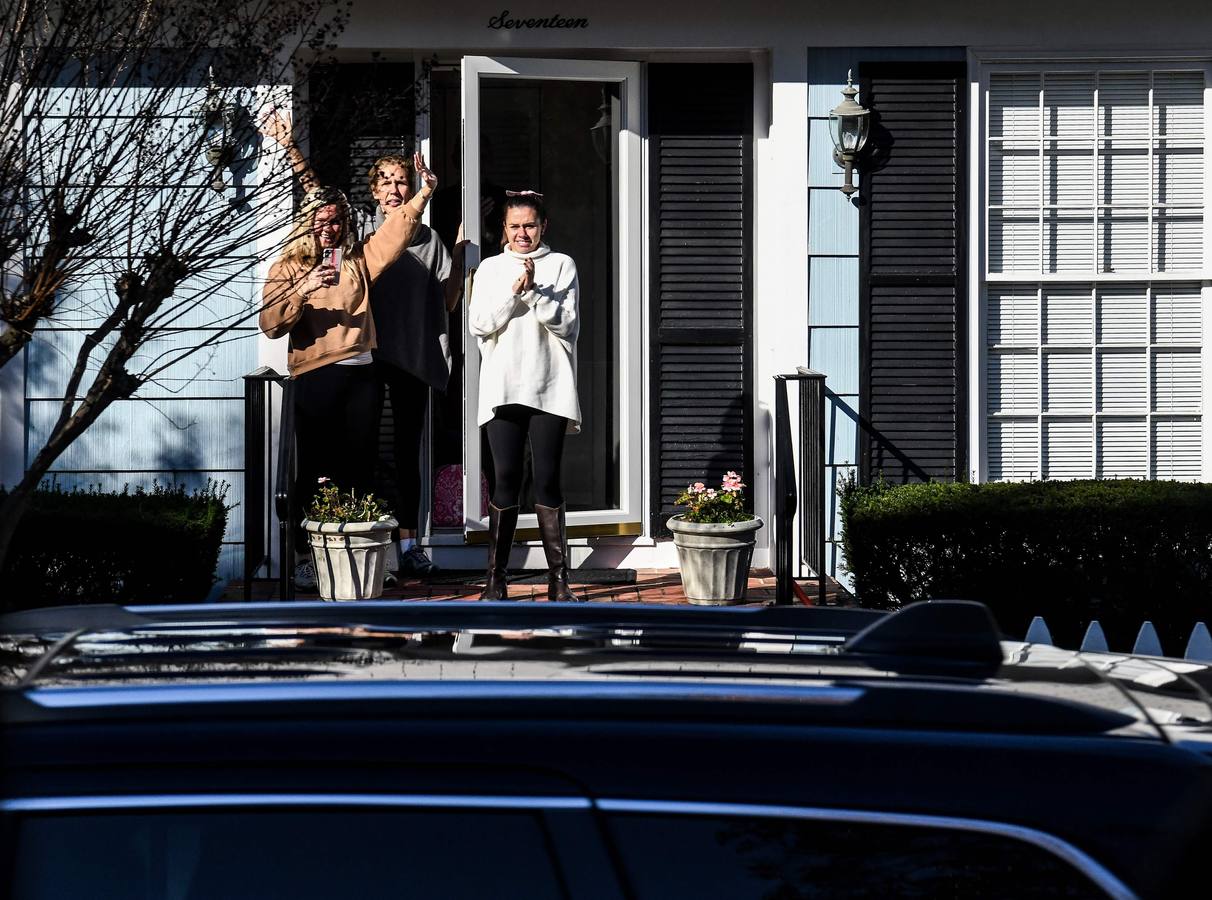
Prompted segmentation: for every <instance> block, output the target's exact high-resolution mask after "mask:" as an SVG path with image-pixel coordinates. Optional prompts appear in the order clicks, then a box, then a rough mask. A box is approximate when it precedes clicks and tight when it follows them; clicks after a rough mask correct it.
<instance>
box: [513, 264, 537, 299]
mask: <svg viewBox="0 0 1212 900" xmlns="http://www.w3.org/2000/svg"><path fill="white" fill-rule="evenodd" d="M522 269H523V271H522V274H521V275H519V276H518V279H517V281H515V282H514V283H513V292H514V294H524V293H526V292H527V291H531V290H534V260H533V259H524V260H522Z"/></svg>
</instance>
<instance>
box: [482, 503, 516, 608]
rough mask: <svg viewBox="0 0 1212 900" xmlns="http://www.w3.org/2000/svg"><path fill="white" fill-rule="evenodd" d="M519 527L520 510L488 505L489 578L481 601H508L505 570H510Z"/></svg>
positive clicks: (511, 507) (513, 507) (512, 507)
mask: <svg viewBox="0 0 1212 900" xmlns="http://www.w3.org/2000/svg"><path fill="white" fill-rule="evenodd" d="M517 525H518V508H517V507H516V506H507V507H505V508H504V509H501V508H500V507H497V506H493V505H492V503H491V502H490V503H489V504H488V578H487V580H486V581H485V583H484V590H483V592H481V594H480V599H481V600H508V599H509V588H508V583H507V581H506V578H505V574H506V572H505V570H506V569H508V568H509V551H510V549H512V547H513V532H514V529H515V528H517Z"/></svg>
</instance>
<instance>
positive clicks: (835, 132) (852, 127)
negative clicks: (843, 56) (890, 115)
mask: <svg viewBox="0 0 1212 900" xmlns="http://www.w3.org/2000/svg"><path fill="white" fill-rule="evenodd" d="M852 76H853V73H852V72H847V73H846V86H845V87H844V88H842V96H843V97H844V98H845V99H844V100H842V102H841V103H839V104H838V105H837V106H835V107H834V108H833V109H832V110H831V111H830V113H829V134H830V136H831V137H832V138H833V158H834V159H835V160H837V164H838V165H839V166H843V167H844V168H845V170H846V181H845V183H844V184H843V185H842V193H843V194H845V195H846V196H847V197H849V196H850V195H851V194H853V193H854V192H855V191H857V190H858V188H856V187H855V186H854V161H855V159H857V158H858V155H859V153H860V152H862V149H863V147H864V146H866V144H867V131H868V129H869V128H870V127H871V110H869V109H863V107H861V106H859V104H858V103H856V102H855V99H854V98H855V97H856V96H858V88H856V87H855V86H854V78H853V77H852Z"/></svg>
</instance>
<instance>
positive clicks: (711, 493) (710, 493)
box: [703, 488, 716, 500]
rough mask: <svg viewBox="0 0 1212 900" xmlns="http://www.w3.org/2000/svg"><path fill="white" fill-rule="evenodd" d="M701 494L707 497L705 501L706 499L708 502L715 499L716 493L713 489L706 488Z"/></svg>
mask: <svg viewBox="0 0 1212 900" xmlns="http://www.w3.org/2000/svg"><path fill="white" fill-rule="evenodd" d="M703 493H704V494H705V495H706V497H707V499H708V500H714V499H715V498H716V491H715V488H708V489H707V490H706V491H704V492H703Z"/></svg>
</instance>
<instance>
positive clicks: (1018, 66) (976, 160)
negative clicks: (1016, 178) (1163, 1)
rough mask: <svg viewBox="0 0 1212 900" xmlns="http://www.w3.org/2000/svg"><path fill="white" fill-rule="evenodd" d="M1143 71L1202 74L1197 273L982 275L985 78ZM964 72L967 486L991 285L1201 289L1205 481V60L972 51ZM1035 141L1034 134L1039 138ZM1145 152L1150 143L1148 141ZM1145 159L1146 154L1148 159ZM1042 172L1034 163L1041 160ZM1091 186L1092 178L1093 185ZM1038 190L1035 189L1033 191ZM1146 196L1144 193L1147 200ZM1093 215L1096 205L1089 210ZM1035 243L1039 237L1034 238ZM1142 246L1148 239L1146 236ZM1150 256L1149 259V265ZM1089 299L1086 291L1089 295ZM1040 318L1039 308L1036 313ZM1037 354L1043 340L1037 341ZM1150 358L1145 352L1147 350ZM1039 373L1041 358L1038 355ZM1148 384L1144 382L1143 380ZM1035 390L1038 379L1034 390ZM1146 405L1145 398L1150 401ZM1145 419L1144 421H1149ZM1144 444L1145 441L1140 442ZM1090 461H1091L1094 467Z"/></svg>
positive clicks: (1210, 230) (974, 468)
mask: <svg viewBox="0 0 1212 900" xmlns="http://www.w3.org/2000/svg"><path fill="white" fill-rule="evenodd" d="M1142 69H1149V70H1151V71H1154V72H1165V71H1191V70H1193V69H1202V70H1203V72H1204V96H1203V105H1204V134H1203V148H1204V172H1203V176H1204V185H1203V196H1204V217H1203V218H1204V221H1203V266H1202V268H1201V269H1197V270H1188V271H1183V272H1145V271H1140V272H1126V273H1119V272H1116V273H1101V274H1100V273H1098V272H1097V271H1091V272H1054V273H1049V272H1044V271H1043V269H1044V259H1043V256H1042V254H1041V258H1040V272H1038V273H1034V274H1032V273H1024V272H1015V273H989V272H988V255H987V254H988V239H987V237H988V205H987V198H988V197H989V183H988V177H989V172H988V168H989V167H988V150H989V121H988V118H989V116H988V113H989V103H988V97H989V81H990V76H991V75H992V74H993V73H995V72H997V73H1005V72H1029V73H1032V74H1040V75H1047V74H1049V73H1058V72H1067V71H1098V72H1112V71H1117V70H1119V71H1136V72H1139V71H1141V70H1142ZM968 72H969V109H970V110H971V116H970V119H969V122H970V125H969V132H968V150H969V154H968V160H969V162H968V188H969V190H968V198H969V199H968V213H969V219H968V221H969V223H970V227H969V237H968V296H969V315H968V396H969V405H968V406H969V408H968V413H969V419H968V422H969V426H968V449H969V452H968V460H969V463H968V469H969V471H968V476H969V479H970V480H971V481H974V482H985V481H988V480H989V476H988V463H989V460H988V453H987V445H986V441H987V439H988V433H987V432H988V415H989V413H988V396H987V372H986V366H987V363H988V360H987V356H988V354H987V353H986V329H987V326H988V323H987V320H986V299H987V298H986V286H987V285H991V284H1036V285H1039V286H1040V288H1041V289H1043V290H1047V288H1048V287H1049V286H1060V285H1064V284H1071V285H1081V284H1089V285H1092V286H1093V288H1094V289H1097V287H1098V286H1099V285H1105V284H1114V283H1116V282H1126V283H1133V284H1145V285H1147V286H1149V287H1150V288H1152V287H1153V286H1154V285H1164V284H1165V283H1166V282H1184V283H1193V282H1194V283H1199V284H1200V286H1201V290H1200V296H1201V306H1202V309H1203V310H1204V315H1203V323H1202V324H1203V331H1202V345H1201V348H1200V350H1201V357H1202V359H1201V362H1202V395H1203V403H1202V406H1201V410H1200V413H1199V415H1200V424H1201V426H1202V427H1201V431H1202V445H1203V447H1204V448H1205V450H1204V453H1203V455H1202V458H1201V461H1200V466H1201V471H1200V477H1199V480H1200V481H1212V409H1210V408H1209V402H1210V400H1212V213H1210V209H1209V206H1208V204H1209V200H1210V199H1212V56H1209V55H1208V54H1207V53H1206V52H1202V53H1197V52H1183V51H1177V52H1171V53H1165V52H1161V53H1147V52H1141V53H1122V54H1111V55H1108V54H1099V55H1098V56H1092V55H1091V54H1089V53H1069V54H1065V53H1050V54H1038V55H1036V54H1024V53H1015V52H1003V51H991V50H980V49H974V50H971V51H970V52H969V55H968ZM1041 137H1042V134H1041ZM1150 144H1152V139H1150ZM1150 156H1152V152H1151V151H1150ZM1041 164H1042V160H1041ZM1149 165H1150V169H1149V171H1150V176H1149V177H1150V179H1152V162H1150V164H1149ZM1095 183H1096V185H1097V177H1095ZM1041 190H1042V184H1041ZM1151 194H1152V192H1151ZM1155 205H1156V199H1155V197H1153V196H1152V195H1151V196H1150V198H1149V210H1150V212H1149V219H1150V222H1152V216H1153V213H1152V211H1153V209H1154V207H1155ZM1095 209H1096V210H1097V203H1096V205H1095ZM1040 239H1041V241H1042V240H1043V234H1042V231H1041V235H1040ZM1148 240H1149V241H1150V245H1152V240H1153V236H1152V233H1151V232H1150V233H1149V235H1148ZM1151 258H1152V252H1150V259H1151ZM1092 293H1093V291H1092ZM1039 313H1040V315H1041V316H1042V314H1043V310H1042V308H1041V309H1040V310H1039ZM1039 337H1040V344H1039V345H1038V346H1039V347H1040V348H1042V347H1044V344H1043V343H1042V340H1043V333H1042V332H1041V333H1040V335H1039ZM1148 346H1149V348H1150V351H1149V352H1150V353H1151V352H1152V348H1153V344H1152V342H1151V341H1150V342H1149V344H1148ZM1040 359H1041V362H1040V365H1042V353H1041V354H1040ZM1149 377H1150V378H1151V375H1150V376H1149ZM1092 380H1093V382H1094V383H1093V390H1094V391H1095V392H1096V391H1097V373H1092ZM1039 384H1040V389H1041V390H1042V389H1043V381H1042V379H1041V380H1040V382H1039ZM1150 404H1152V398H1151V397H1150ZM1150 416H1151V413H1150V414H1149V415H1147V416H1146V420H1147V421H1151V418H1150ZM1091 420H1092V422H1094V423H1095V425H1096V423H1097V416H1096V414H1095V413H1093V412H1092V413H1091ZM1148 439H1149V442H1150V444H1151V443H1152V437H1151V435H1149V436H1148ZM1043 440H1044V436H1043V432H1042V429H1041V431H1040V434H1039V441H1040V448H1039V452H1040V456H1041V458H1042V455H1043ZM1149 460H1150V463H1149V465H1150V468H1149V472H1150V475H1149V477H1152V475H1151V472H1152V465H1151V460H1152V453H1151V448H1150V450H1149ZM1096 465H1097V455H1096V456H1095V466H1096ZM1042 474H1043V473H1042V469H1041V470H1039V471H1037V477H1042Z"/></svg>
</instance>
